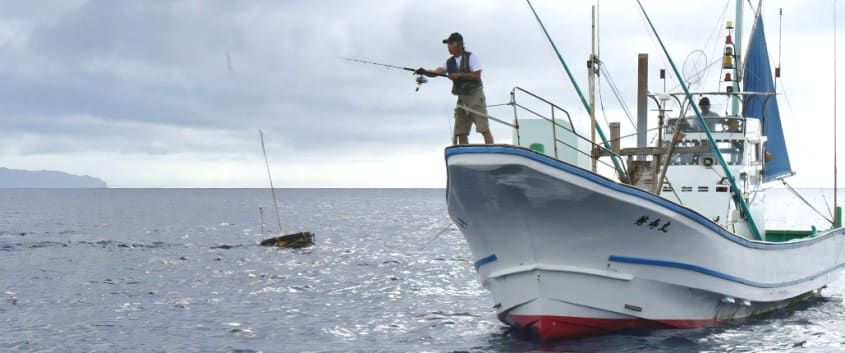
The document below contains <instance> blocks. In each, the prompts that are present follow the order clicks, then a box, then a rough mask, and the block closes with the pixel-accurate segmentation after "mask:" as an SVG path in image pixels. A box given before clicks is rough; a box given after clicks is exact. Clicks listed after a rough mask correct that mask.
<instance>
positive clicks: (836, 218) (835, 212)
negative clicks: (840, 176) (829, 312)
mask: <svg viewBox="0 0 845 353" xmlns="http://www.w3.org/2000/svg"><path fill="white" fill-rule="evenodd" d="M836 97H837V95H836V0H834V1H833V226H834V227H836V226H837V223H840V224H841V222H842V221H841V219H840V217H841V216H840V213H839V204H838V203H837V202H838V199H837V195H838V194H839V188H838V187H839V184H838V183H837V177H836V161H837V158H836Z"/></svg>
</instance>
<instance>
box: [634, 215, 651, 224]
mask: <svg viewBox="0 0 845 353" xmlns="http://www.w3.org/2000/svg"><path fill="white" fill-rule="evenodd" d="M646 221H648V216H642V217H640V218H639V219H637V221H636V222H634V224H636V225H638V226H641V225H643V223H645V222H646Z"/></svg>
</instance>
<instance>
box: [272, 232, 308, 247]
mask: <svg viewBox="0 0 845 353" xmlns="http://www.w3.org/2000/svg"><path fill="white" fill-rule="evenodd" d="M260 244H261V245H262V246H278V247H283V248H292V249H299V248H304V247H306V246H311V245H314V233H311V232H299V233H293V234H288V235H280V236H278V237H272V238H270V239H264V240H262V241H261V243H260Z"/></svg>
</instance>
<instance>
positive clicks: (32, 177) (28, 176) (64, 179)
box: [0, 167, 109, 188]
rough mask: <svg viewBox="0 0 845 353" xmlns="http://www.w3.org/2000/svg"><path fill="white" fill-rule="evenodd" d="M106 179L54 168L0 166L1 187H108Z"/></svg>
mask: <svg viewBox="0 0 845 353" xmlns="http://www.w3.org/2000/svg"><path fill="white" fill-rule="evenodd" d="M107 187H109V186H108V185H107V184H106V182H105V181H103V180H102V179H99V178H95V177H92V176H87V175H82V176H79V175H73V174H68V173H65V172H59V171H53V170H38V171H35V170H20V169H9V168H3V167H0V188H107Z"/></svg>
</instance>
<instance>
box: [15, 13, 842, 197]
mask: <svg viewBox="0 0 845 353" xmlns="http://www.w3.org/2000/svg"><path fill="white" fill-rule="evenodd" d="M644 3H645V6H646V7H647V9H648V10H649V12H650V15H651V16H652V19H653V20H654V21H655V26H656V27H657V28H658V30H659V31H660V32H661V35H662V36H663V40H664V42H665V43H667V46H668V47H669V49H670V53H671V54H672V55H673V59H675V60H676V62H677V63H678V65H682V64H683V62H684V59H685V58H686V57H687V56H688V54H689V53H690V52H692V51H693V50H696V49H702V48H704V49H705V53H706V54H707V55H708V61H713V60H716V59H718V56H719V52H720V50H722V49H721V43H720V41H721V40H723V37H722V32H721V28H722V27H723V26H724V18H725V16H727V18H730V17H732V15H731V14H730V13H731V11H732V7H733V5H732V4H733V2H715V3H714V2H700V3H688V2H683V3H681V2H674V3H666V2H662V1H660V2H659V1H645V2H644ZM462 4H463V5H465V6H463V7H462V10H463V9H467V10H466V11H456V10H453V9H454V6H453V4H452V3H450V2H446V1H427V2H422V1H405V2H387V3H385V2H383V1H355V2H302V1H282V2H279V1H250V2H228V1H194V0H182V1H168V2H133V1H105V0H89V1H84V0H78V1H63V2H48V3H44V2H5V3H2V4H0V49H2V50H0V124H2V126H3V130H2V132H0V160H3V161H4V162H3V163H4V165H3V166H5V167H10V168H25V167H31V168H32V169H59V170H65V171H68V172H73V173H77V174H88V175H94V176H98V177H102V178H104V179H105V180H106V181H107V182H108V183H109V184H110V185H116V186H197V187H201V186H233V187H236V186H245V185H256V186H261V185H262V184H261V183H260V181H261V180H264V175H263V173H262V172H261V170H260V168H259V169H256V168H255V165H257V166H259V167H260V166H262V165H263V161H262V160H261V156H260V148H259V145H258V140H257V130H258V129H263V130H264V132H265V134H266V139H267V141H266V142H267V146H268V152H269V153H270V155H271V157H272V158H273V159H274V161H275V163H277V164H278V165H279V166H277V168H281V166H293V167H294V168H293V169H295V170H296V172H295V173H293V174H291V173H285V174H284V175H287V176H291V178H292V179H290V180H286V182H288V184H290V185H297V186H356V185H359V186H378V184H377V183H383V185H385V186H402V185H404V186H417V185H425V186H432V185H440V186H443V179H444V178H445V172H444V171H443V161H442V147H443V146H445V144H447V143H448V142H449V141H450V136H449V135H450V127H451V116H452V109H453V106H454V100H455V98H454V97H453V96H451V95H450V94H449V93H448V91H449V85H450V83H449V82H448V81H447V80H444V79H441V78H436V79H431V80H430V82H429V83H427V84H425V85H423V86H422V87H421V88H420V90H419V91H418V92H415V88H416V84H415V83H414V77H413V75H411V74H410V73H409V72H407V71H401V70H393V69H386V68H384V67H379V66H374V65H363V64H358V63H352V62H349V61H345V60H342V59H341V58H342V57H355V58H361V59H366V60H371V61H377V62H383V63H387V64H392V65H399V66H408V67H418V66H425V67H429V68H433V67H435V66H438V65H440V64H441V63H443V62H444V61H445V59H446V57H447V55H448V54H447V51H446V48H445V46H444V45H443V44H442V43H441V42H440V40H441V39H443V38H445V37H446V36H447V35H448V34H449V33H451V32H455V31H459V32H461V33H463V34H464V37H465V39H466V41H467V49H468V50H470V51H473V52H474V53H476V55H478V57H479V58H481V60H482V63H483V66H484V68H485V70H484V73H483V79H484V84H485V91H486V94H487V100H488V103H491V104H502V103H507V102H508V101H509V99H510V91H511V89H512V88H513V87H514V86H520V87H522V88H525V89H527V90H529V91H531V92H534V93H536V94H538V95H540V96H543V97H545V98H547V99H550V100H552V101H553V102H555V103H557V104H558V105H560V106H562V107H565V108H566V109H567V110H569V112H570V114H571V115H572V116H573V119H575V120H576V122H577V124H580V125H581V126H584V125H585V124H584V121H585V109H584V108H583V106H582V105H581V99H580V98H579V97H578V96H577V94H575V92H574V90H573V88H572V85H571V83H570V82H569V78H567V77H566V76H565V74H564V71H563V68H562V67H561V65H560V63H559V62H558V59H557V56H556V54H555V53H554V52H553V51H552V49H551V47H550V46H549V44H548V42H547V41H546V39H545V37H544V35H543V33H542V32H541V30H540V29H539V26H538V25H537V23H536V21H535V19H534V17H533V15H532V14H531V12H530V10H529V9H528V7H527V6H526V5H525V3H523V2H514V1H498V0H497V1H481V0H469V1H468V2H464V3H462ZM532 4H534V6H535V8H536V9H537V11H538V12H539V14H540V16H541V18H542V19H543V20H544V21H545V24H546V26H547V29H548V30H549V33H550V34H551V35H552V37H553V38H554V39H555V41H556V44H557V45H558V48H559V49H560V51H561V53H562V54H563V56H564V57H565V58H566V60H567V61H568V65H569V66H570V68H571V70H572V72H573V74H574V75H575V79H576V81H577V82H578V84H579V85H581V87H582V89H585V88H586V83H587V80H586V73H585V71H586V70H585V69H584V61H585V60H586V58H587V55H588V53H589V48H590V40H591V38H590V34H589V31H590V26H591V23H590V11H591V9H590V7H591V5H592V4H589V3H578V2H576V3H573V2H559V1H540V0H536V1H533V2H532ZM812 5H815V6H809V5H807V4H802V5H801V6H797V5H794V4H791V3H789V2H785V1H770V2H767V3H766V7H765V8H764V11H766V14H767V18H766V19H767V20H768V29H769V33H770V36H769V40H770V47H771V48H775V47H777V46H776V45H774V44H773V43H775V42H773V41H774V40H775V39H774V38H776V36H774V35H771V33H776V32H774V30H775V28H776V27H775V23H776V20H777V19H778V17H776V8H777V7H778V6H783V7H784V8H785V10H784V18H783V23H784V36H783V38H784V39H783V44H784V55H783V57H782V59H783V65H784V72H785V73H789V75H790V76H788V77H784V82H785V84H786V86H785V87H787V88H788V89H790V90H791V91H792V94H791V95H790V96H789V97H786V99H784V101H786V100H789V101H790V103H791V104H792V106H793V107H794V108H795V111H796V114H802V115H803V114H807V113H805V111H808V108H807V107H808V106H810V105H808V104H806V103H804V97H798V93H802V95H803V93H804V92H807V91H812V90H813V89H814V88H813V86H812V85H810V86H805V85H804V82H803V78H802V76H804V75H805V72H804V71H802V70H805V69H806V66H810V65H804V63H805V62H806V60H807V59H809V57H808V55H810V53H814V52H816V53H818V52H824V53H832V51H831V50H830V49H829V45H826V44H825V41H826V40H827V38H828V37H827V34H826V33H829V29H830V28H829V25H830V24H828V23H827V22H825V21H827V20H825V18H827V17H830V16H829V9H824V8H822V6H817V5H816V4H812ZM600 6H601V7H600V9H599V10H600V11H599V13H600V17H599V22H600V24H601V27H600V38H599V41H600V54H601V57H602V59H603V61H604V62H605V63H606V67H607V68H608V69H609V70H610V73H611V75H612V76H611V77H612V78H613V80H614V81H615V82H616V84H617V87H618V88H619V90H620V92H621V95H622V97H623V99H624V100H625V101H626V102H627V103H628V104H629V105H631V106H630V108H631V109H632V110H633V106H632V105H633V103H634V93H635V89H634V88H635V76H636V75H635V74H634V72H635V70H636V55H637V53H640V52H649V53H650V55H651V56H650V69H651V72H652V73H651V74H650V83H649V87H650V89H652V90H658V89H661V88H662V86H663V83H662V81H660V80H658V79H657V78H656V72H657V70H659V69H660V68H666V69H668V68H669V67H668V62H667V61H666V59H665V58H663V55H662V54H661V53H660V52H659V47H658V45H657V43H656V41H655V40H654V39H653V37H652V35H651V34H650V30H649V29H648V28H647V27H646V25H645V24H644V21H643V19H642V16H641V15H640V14H639V10H638V8H637V7H636V4H634V3H617V2H611V3H606V2H602V3H601V4H600ZM680 14H693V15H692V16H686V15H683V16H682V15H680ZM723 14H727V15H723ZM812 16H815V17H812ZM825 16H827V17H825ZM809 18H821V20H819V21H815V22H814V21H811V20H809ZM830 21H832V18H831V19H830ZM831 24H832V22H831ZM746 25H748V24H746ZM825 26H827V27H825ZM790 32H791V33H794V34H788V33H790ZM746 33H747V32H746ZM827 56H829V55H827V54H825V55H823V56H822V57H827ZM669 71H670V78H671V77H672V76H674V75H673V74H671V70H669ZM718 71H719V70H718V68H716V69H714V70H711V71H710V72H709V74H710V75H713V74H715V73H717V72H718ZM806 75H812V73H806ZM713 82H714V81H713V80H712V79H711V80H709V81H707V84H709V85H713ZM667 84H668V86H669V87H670V88H671V87H672V86H673V82H671V81H669V82H668V83H667ZM702 87H706V86H702ZM601 88H602V90H601V91H602V94H603V96H602V97H601V100H602V101H604V103H605V104H606V107H605V112H606V114H607V116H608V120H611V121H620V120H621V121H623V122H625V121H627V118H625V117H624V116H621V115H620V110H619V108H618V105H617V104H616V103H615V99H614V98H613V97H612V96H611V95H610V88H609V87H608V86H607V84H606V83H603V84H602V86H601ZM808 98H809V97H808ZM782 104H783V103H782ZM813 109H815V110H817V108H813ZM782 110H785V109H782ZM490 111H491V113H493V114H494V115H496V116H498V117H502V118H506V119H510V118H511V115H512V110H510V107H507V106H505V107H498V108H491V109H490ZM823 112H824V113H820V114H810V115H813V116H815V115H825V114H827V112H826V111H823ZM828 115H829V114H828ZM803 119H804V118H802V120H801V121H805V120H803ZM623 125H625V124H623ZM493 132H494V135H495V136H496V139H497V141H500V142H508V141H509V140H510V136H511V131H510V130H509V129H508V128H506V127H504V126H500V125H496V124H494V126H493ZM801 136H804V135H801ZM787 138H788V139H794V137H792V136H787ZM800 138H801V137H799V139H800ZM471 140H474V141H480V137H478V136H475V135H473V136H472V137H471ZM799 149H800V147H799ZM133 169H135V170H145V171H149V172H148V173H147V172H145V173H137V172H131V170H133ZM409 170H424V171H426V172H425V173H423V172H409ZM310 171H313V173H311V172H310ZM430 171H434V172H433V173H434V174H432V172H430ZM309 173H310V174H309ZM294 175H296V177H293V176H294ZM308 175H310V177H308ZM422 176H425V179H423V178H422ZM280 178H281V177H280Z"/></svg>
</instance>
